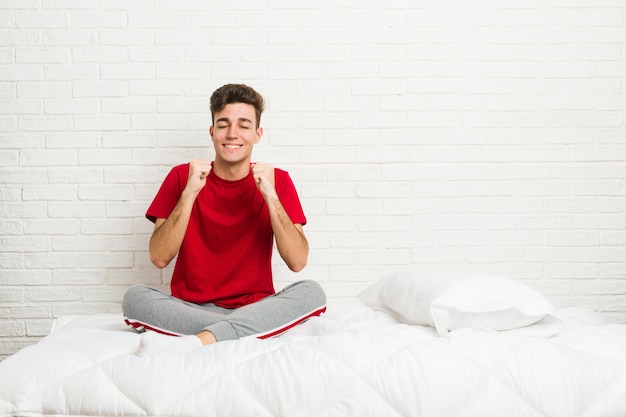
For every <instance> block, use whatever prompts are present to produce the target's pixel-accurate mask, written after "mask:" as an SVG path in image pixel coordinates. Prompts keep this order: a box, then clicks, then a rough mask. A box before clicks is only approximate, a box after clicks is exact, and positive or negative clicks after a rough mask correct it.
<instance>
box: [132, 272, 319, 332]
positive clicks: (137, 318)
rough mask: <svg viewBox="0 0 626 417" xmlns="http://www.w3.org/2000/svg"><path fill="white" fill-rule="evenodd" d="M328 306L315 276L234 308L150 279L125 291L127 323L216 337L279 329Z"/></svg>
mask: <svg viewBox="0 0 626 417" xmlns="http://www.w3.org/2000/svg"><path fill="white" fill-rule="evenodd" d="M325 309H326V295H325V294H324V290H323V289H322V287H321V286H320V285H319V284H318V283H317V282H315V281H309V280H306V281H299V282H296V283H293V284H291V285H289V286H288V287H285V288H284V289H283V290H282V291H280V292H278V293H276V294H274V295H271V296H269V297H266V298H264V299H262V300H259V301H257V302H255V303H252V304H248V305H246V306H243V307H239V308H236V309H228V308H223V307H219V306H216V305H215V304H211V303H207V304H194V303H189V302H186V301H182V300H180V299H178V298H174V297H172V296H170V295H167V294H164V293H162V292H161V291H159V290H156V289H154V288H151V287H148V286H146V285H135V286H134V287H131V288H129V289H128V290H127V291H126V294H125V295H124V301H123V302H122V311H123V313H124V316H125V317H126V323H127V324H129V325H130V326H132V327H134V328H135V329H137V330H144V329H147V330H156V331H159V332H161V333H166V334H174V335H190V334H198V333H200V332H202V331H204V330H208V331H210V332H211V333H213V335H214V336H215V338H216V339H217V340H218V341H223V340H233V339H239V338H241V337H244V336H250V335H256V336H257V337H259V338H265V337H271V336H275V335H277V334H280V333H282V332H284V331H286V330H288V329H290V328H291V327H293V326H295V325H297V324H299V323H301V322H303V321H304V320H306V319H308V318H310V317H312V316H319V315H320V314H322V313H323V312H324V311H325Z"/></svg>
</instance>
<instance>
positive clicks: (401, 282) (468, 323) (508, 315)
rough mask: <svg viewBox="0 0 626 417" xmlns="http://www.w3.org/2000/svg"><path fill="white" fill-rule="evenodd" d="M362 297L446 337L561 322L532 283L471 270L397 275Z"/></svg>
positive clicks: (412, 272)
mask: <svg viewBox="0 0 626 417" xmlns="http://www.w3.org/2000/svg"><path fill="white" fill-rule="evenodd" d="M358 298H359V299H360V300H361V301H363V302H364V303H366V304H367V305H369V306H370V307H372V308H373V309H375V310H381V311H385V312H387V313H389V314H390V315H392V316H393V317H394V318H396V319H397V320H398V321H400V322H402V323H407V324H419V325H425V326H432V327H435V328H436V329H437V333H439V335H440V336H445V335H447V334H448V332H449V331H451V330H454V329H458V328H461V327H472V328H482V329H491V330H497V331H503V330H512V329H519V328H523V327H526V326H529V325H531V324H534V323H537V322H539V321H540V320H542V319H544V318H547V319H549V320H547V321H548V322H550V323H553V322H555V321H556V320H555V319H556V318H555V317H553V316H554V307H553V306H552V305H551V304H550V303H549V302H548V301H547V300H546V298H545V297H544V296H543V295H542V294H541V293H539V292H537V291H535V290H534V289H532V288H530V287H528V286H527V285H524V284H522V283H520V282H518V281H514V280H512V279H509V278H504V277H498V276H490V275H479V274H468V273H465V272H463V273H459V272H454V271H436V272H426V273H424V272H422V273H420V272H416V271H401V272H396V273H393V274H390V275H388V276H386V277H385V278H383V279H381V280H380V281H378V282H376V283H375V284H373V285H372V286H370V287H369V288H367V289H365V290H364V291H363V292H361V293H360V294H359V295H358ZM548 316H549V317H548ZM551 333H553V332H551ZM543 335H545V332H544V334H543Z"/></svg>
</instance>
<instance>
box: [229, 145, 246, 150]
mask: <svg viewBox="0 0 626 417" xmlns="http://www.w3.org/2000/svg"><path fill="white" fill-rule="evenodd" d="M224 147H225V148H226V149H230V150H236V149H240V148H242V147H243V145H232V144H231V145H224Z"/></svg>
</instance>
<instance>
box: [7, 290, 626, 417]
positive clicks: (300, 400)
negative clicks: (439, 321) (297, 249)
mask: <svg viewBox="0 0 626 417" xmlns="http://www.w3.org/2000/svg"><path fill="white" fill-rule="evenodd" d="M558 314H559V316H560V317H561V319H562V320H563V326H562V328H561V330H560V332H559V333H558V334H557V335H556V336H553V337H550V338H541V337H528V336H520V335H516V334H512V333H498V332H493V331H484V330H483V331H475V330H471V329H467V328H464V329H458V330H454V331H452V332H450V334H449V336H448V337H439V336H438V335H437V333H436V332H435V330H434V329H433V328H431V327H423V326H415V325H406V324H400V323H399V322H397V321H396V320H395V319H393V318H391V316H389V315H387V314H386V313H383V312H377V311H374V310H372V309H371V308H370V307H368V306H366V305H362V304H356V303H355V304H345V305H339V304H338V305H332V304H331V305H330V306H329V307H328V312H327V314H325V315H324V316H322V317H319V318H313V319H311V320H309V321H308V322H306V323H304V324H302V325H301V326H299V327H297V328H295V329H293V330H291V331H290V332H288V333H286V334H284V335H283V336H281V337H278V338H274V339H268V340H258V339H254V338H246V339H242V340H239V341H229V342H221V343H218V344H216V345H213V346H207V347H204V348H201V349H198V350H197V351H194V352H192V353H189V354H185V355H180V354H154V355H149V356H144V357H138V356H136V355H135V354H134V352H135V351H136V349H137V347H138V343H139V335H137V334H135V333H134V332H132V331H130V330H127V329H126V327H125V326H124V325H123V323H122V321H121V317H119V316H115V315H97V316H89V317H71V318H63V319H59V320H58V321H57V323H56V326H55V329H54V331H53V332H52V334H50V335H49V336H48V337H46V338H45V339H43V340H42V341H41V342H40V343H38V344H36V345H33V346H30V347H27V348H25V349H23V350H22V351H20V352H18V353H17V354H15V355H13V356H12V357H10V358H8V359H6V360H4V361H3V362H0V415H1V416H42V415H45V416H194V417H195V416H220V417H224V416H236V417H245V416H298V417H302V416H315V417H321V416H342V417H343V416H376V417H379V416H384V417H389V416H425V417H439V416H441V417H445V416H455V417H465V416H480V417H488V416H497V417H502V416H507V417H513V416H563V417H575V416H615V417H624V416H626V399H625V394H626V325H623V324H622V325H618V324H608V323H606V322H605V321H604V320H603V319H601V318H600V317H599V316H597V315H595V314H593V313H591V312H589V311H586V310H580V309H575V308H569V309H560V310H559V311H558Z"/></svg>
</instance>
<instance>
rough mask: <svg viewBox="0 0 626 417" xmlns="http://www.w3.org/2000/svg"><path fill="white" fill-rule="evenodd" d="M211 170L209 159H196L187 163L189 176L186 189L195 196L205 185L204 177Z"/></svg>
mask: <svg viewBox="0 0 626 417" xmlns="http://www.w3.org/2000/svg"><path fill="white" fill-rule="evenodd" d="M209 172H211V160H210V159H196V160H194V161H191V162H190V163H189V176H188V177H187V186H186V187H185V188H186V189H187V190H188V191H190V192H191V193H193V194H194V196H197V195H198V193H199V192H200V190H202V188H204V186H205V185H206V179H207V177H208V176H209Z"/></svg>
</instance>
